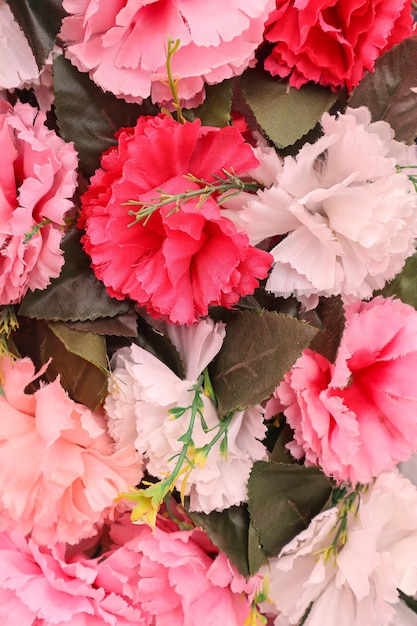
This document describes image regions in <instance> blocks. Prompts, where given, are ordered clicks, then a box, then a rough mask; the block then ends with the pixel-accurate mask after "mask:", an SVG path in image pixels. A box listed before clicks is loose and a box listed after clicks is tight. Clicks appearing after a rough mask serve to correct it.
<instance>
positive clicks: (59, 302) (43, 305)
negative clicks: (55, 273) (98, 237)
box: [19, 228, 130, 322]
mask: <svg viewBox="0 0 417 626" xmlns="http://www.w3.org/2000/svg"><path fill="white" fill-rule="evenodd" d="M81 234H82V233H81V231H79V230H78V229H76V228H75V229H73V230H72V231H70V232H69V233H68V234H67V235H66V236H65V237H64V240H63V242H62V249H63V250H64V259H65V264H64V266H63V268H62V272H61V274H60V276H59V277H58V278H54V279H53V280H52V281H51V284H50V285H49V286H48V287H47V288H46V289H43V290H36V291H33V292H28V293H27V294H26V296H25V297H24V299H23V300H22V302H21V304H20V307H19V315H24V316H26V317H31V318H37V319H46V320H51V321H64V322H67V321H71V322H85V321H87V320H96V319H98V318H106V317H110V318H112V317H114V316H116V315H121V314H124V313H127V312H128V310H129V307H130V305H129V302H128V301H127V300H123V301H119V300H116V299H114V298H111V297H110V296H109V295H108V293H107V291H106V288H105V287H104V285H103V283H102V282H101V281H99V280H97V278H96V277H95V276H94V274H93V271H92V269H91V268H90V259H89V257H88V256H87V255H86V254H85V252H84V251H83V249H82V247H81V244H80V237H81Z"/></svg>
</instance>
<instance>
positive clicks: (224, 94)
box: [183, 79, 233, 128]
mask: <svg viewBox="0 0 417 626" xmlns="http://www.w3.org/2000/svg"><path fill="white" fill-rule="evenodd" d="M232 86H233V81H232V79H230V80H224V81H223V82H222V83H219V84H218V85H206V98H205V100H204V102H203V104H201V105H200V106H199V107H197V108H196V109H192V110H190V111H183V113H184V117H186V118H187V119H188V120H190V121H191V122H192V121H194V120H195V119H196V118H197V117H198V118H199V119H200V120H201V123H202V124H204V126H219V127H220V128H222V127H223V126H228V125H229V124H230V109H231V107H232Z"/></svg>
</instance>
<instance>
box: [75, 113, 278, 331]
mask: <svg viewBox="0 0 417 626" xmlns="http://www.w3.org/2000/svg"><path fill="white" fill-rule="evenodd" d="M257 165H258V160H257V158H256V156H255V154H254V151H253V148H252V147H251V146H250V145H249V144H246V143H244V141H243V138H242V136H241V134H240V133H239V131H238V130H237V129H235V128H231V127H225V128H211V127H204V126H201V123H200V121H199V120H196V121H195V122H193V123H189V122H186V123H185V124H180V123H178V122H176V121H174V120H173V119H172V118H170V117H169V116H164V115H158V116H156V117H140V118H139V119H138V122H137V125H136V126H135V127H134V128H131V129H124V130H122V131H121V132H120V133H119V136H118V146H116V147H114V148H112V149H110V150H109V151H108V152H106V153H104V154H103V156H102V159H101V168H100V169H99V170H97V172H96V173H95V175H94V176H93V177H92V179H91V185H90V188H89V189H88V191H87V192H86V193H85V194H84V195H83V196H82V215H81V221H80V226H81V227H83V228H85V231H86V232H85V235H84V236H83V239H82V241H83V244H84V248H85V250H86V252H87V253H88V254H89V255H90V256H91V260H92V267H93V270H94V272H95V274H96V276H97V278H99V279H100V280H101V281H103V283H104V284H105V286H106V288H107V291H108V293H109V294H110V295H111V296H113V297H115V298H118V299H123V298H125V297H129V298H131V299H132V300H134V301H135V302H137V303H138V304H139V305H141V306H144V307H146V310H147V312H148V313H149V314H150V315H151V316H152V317H154V318H159V319H165V320H167V321H169V322H171V323H175V324H191V323H193V322H196V321H197V320H198V319H199V318H200V317H205V316H206V315H207V313H208V307H209V306H211V305H221V306H225V307H231V306H232V305H234V304H235V303H236V302H237V301H238V300H239V298H240V296H242V295H247V294H249V293H253V291H254V290H255V288H256V287H258V285H259V279H262V278H265V277H266V276H267V273H268V270H269V268H270V265H271V263H272V257H271V255H270V254H269V253H267V252H264V251H262V250H258V249H257V248H254V247H253V246H251V245H250V244H249V239H248V236H247V235H246V234H245V233H238V232H237V230H236V227H235V226H234V224H233V222H232V221H231V220H229V219H227V218H226V217H223V216H222V215H221V213H220V208H219V205H218V204H217V202H216V198H215V197H213V196H210V197H209V198H208V199H207V200H206V201H205V202H204V204H203V205H202V206H200V205H199V196H198V195H197V196H194V197H193V198H189V199H187V201H186V202H185V203H184V204H181V205H180V206H178V207H177V206H176V204H175V202H174V201H173V202H171V203H169V204H166V205H165V206H163V207H161V208H157V209H156V210H155V211H154V212H153V213H152V215H150V216H149V217H148V218H147V219H143V220H141V221H138V222H136V223H135V224H132V222H133V220H134V217H133V216H132V215H129V211H130V210H135V206H133V207H132V206H129V205H126V203H127V202H128V201H129V200H134V201H137V202H149V201H150V200H154V199H155V198H160V197H161V193H166V194H173V195H177V194H182V193H184V192H188V191H194V193H195V192H197V193H198V192H199V190H200V189H203V188H204V186H205V184H204V183H201V184H200V183H197V182H193V181H192V180H190V178H189V175H192V176H194V177H195V178H197V179H204V180H205V181H207V182H213V181H214V180H215V177H216V175H217V176H220V177H224V170H226V171H228V172H235V173H236V174H237V175H240V174H244V173H245V172H246V171H247V170H248V169H251V168H254V167H256V166H257ZM136 210H137V207H136Z"/></svg>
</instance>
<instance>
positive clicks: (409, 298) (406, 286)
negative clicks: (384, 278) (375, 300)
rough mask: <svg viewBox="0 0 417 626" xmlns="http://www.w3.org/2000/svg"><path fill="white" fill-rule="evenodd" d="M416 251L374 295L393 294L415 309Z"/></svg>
mask: <svg viewBox="0 0 417 626" xmlns="http://www.w3.org/2000/svg"><path fill="white" fill-rule="evenodd" d="M416 277H417V252H416V253H414V254H413V256H410V257H409V258H408V259H407V261H406V263H405V266H404V268H403V270H402V271H401V272H400V273H399V274H397V276H396V277H395V278H394V279H393V280H391V281H390V282H389V283H387V284H386V285H385V287H384V288H383V289H381V290H380V291H378V292H376V293H375V295H382V296H384V297H385V298H389V297H391V296H394V297H396V298H399V299H400V300H402V301H403V302H405V304H410V305H411V306H412V307H414V308H415V309H417V279H416Z"/></svg>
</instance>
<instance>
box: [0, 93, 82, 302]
mask: <svg viewBox="0 0 417 626" xmlns="http://www.w3.org/2000/svg"><path fill="white" fill-rule="evenodd" d="M44 122H45V114H44V113H43V112H38V110H37V109H34V108H33V107H31V106H30V105H29V104H22V103H20V102H18V103H17V104H16V105H15V106H14V107H12V106H11V105H10V104H8V103H7V102H3V101H0V149H1V153H2V167H1V168H0V190H1V191H0V195H1V209H0V304H13V303H17V302H20V300H21V299H22V297H23V296H24V295H25V293H26V291H27V290H28V289H31V290H33V289H44V288H45V287H46V286H47V285H48V284H49V282H50V279H51V278H55V277H57V276H59V273H60V271H61V267H62V265H63V262H64V260H63V256H62V250H61V249H60V247H59V246H60V242H61V239H62V235H63V225H64V219H63V218H64V215H65V213H66V212H67V211H68V209H69V208H70V207H71V205H72V203H71V200H70V199H71V197H72V195H73V193H74V190H75V187H76V178H77V177H76V167H77V156H76V152H75V150H74V147H73V145H72V144H68V143H65V142H64V141H63V140H62V139H61V138H60V137H58V136H57V134H56V133H55V131H53V130H49V129H48V128H47V127H46V126H45V124H44ZM39 224H43V226H42V227H41V228H40V229H38V230H37V231H36V230H34V229H36V226H37V225H39ZM28 234H30V237H28V238H26V235H28ZM25 239H28V240H27V241H25Z"/></svg>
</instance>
